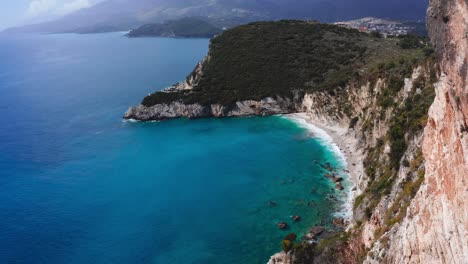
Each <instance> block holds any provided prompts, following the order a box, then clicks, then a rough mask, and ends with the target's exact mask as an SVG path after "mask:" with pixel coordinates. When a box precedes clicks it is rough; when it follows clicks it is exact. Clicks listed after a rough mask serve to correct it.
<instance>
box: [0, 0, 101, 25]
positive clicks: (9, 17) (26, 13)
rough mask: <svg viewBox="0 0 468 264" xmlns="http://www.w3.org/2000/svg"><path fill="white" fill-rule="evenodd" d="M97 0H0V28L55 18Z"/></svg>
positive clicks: (87, 5)
mask: <svg viewBox="0 0 468 264" xmlns="http://www.w3.org/2000/svg"><path fill="white" fill-rule="evenodd" d="M98 1H102V0H0V30H1V29H4V28H7V27H11V26H15V25H21V24H28V23H36V22H42V21H46V20H50V19H53V18H57V17H59V16H62V15H65V14H67V13H70V12H73V11H76V10H78V9H81V8H85V7H89V6H91V5H93V4H95V3H96V2H98Z"/></svg>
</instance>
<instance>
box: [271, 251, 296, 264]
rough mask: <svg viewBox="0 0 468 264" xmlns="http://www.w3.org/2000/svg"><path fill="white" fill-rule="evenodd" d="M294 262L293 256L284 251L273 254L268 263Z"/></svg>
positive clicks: (282, 263)
mask: <svg viewBox="0 0 468 264" xmlns="http://www.w3.org/2000/svg"><path fill="white" fill-rule="evenodd" d="M293 263H294V259H293V256H292V255H291V254H288V253H285V252H284V251H283V252H280V253H276V254H275V255H273V256H271V258H270V260H269V261H268V263H267V264H293Z"/></svg>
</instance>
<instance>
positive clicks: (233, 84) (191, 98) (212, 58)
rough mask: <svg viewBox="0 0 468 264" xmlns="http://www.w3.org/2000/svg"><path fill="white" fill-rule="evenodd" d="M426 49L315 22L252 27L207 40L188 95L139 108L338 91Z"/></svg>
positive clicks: (417, 42) (154, 98)
mask: <svg viewBox="0 0 468 264" xmlns="http://www.w3.org/2000/svg"><path fill="white" fill-rule="evenodd" d="M408 42H410V43H408ZM401 43H403V44H404V45H403V47H401V45H400V44H401ZM426 45H427V44H426V42H425V40H424V39H423V38H417V39H416V38H414V39H413V38H412V39H411V41H408V39H406V38H405V39H402V38H387V39H386V38H381V37H378V36H373V35H370V34H367V33H362V32H359V31H357V30H354V29H347V28H342V27H338V26H334V25H327V24H319V23H316V22H308V21H296V20H288V21H277V22H256V23H251V24H247V25H242V26H238V27H236V28H233V29H230V30H227V31H225V32H224V33H223V34H221V35H219V36H217V37H215V38H213V39H212V40H211V44H210V51H209V60H207V61H206V62H205V64H204V65H203V74H202V76H201V78H200V80H199V81H198V82H197V83H195V85H194V89H193V90H192V91H184V92H172V93H165V92H158V93H155V94H152V95H150V96H148V97H146V98H145V99H144V100H143V102H142V104H143V105H145V106H152V105H155V104H160V103H168V102H171V101H176V100H179V101H183V102H185V103H200V104H202V105H209V104H213V103H220V104H223V105H232V104H233V103H235V102H236V101H240V100H249V99H251V100H260V99H263V98H265V97H270V96H273V97H274V96H283V97H291V96H292V94H293V93H294V92H307V91H308V92H311V91H322V90H334V89H337V88H338V89H339V88H340V87H341V88H343V87H344V86H345V85H346V83H347V82H348V81H349V80H351V79H353V78H359V77H360V76H366V75H368V74H370V73H373V72H374V71H375V69H378V67H381V66H380V65H382V64H385V63H387V62H388V61H392V60H394V59H395V58H400V62H401V61H402V60H403V63H405V64H408V65H406V66H408V67H410V66H412V65H413V64H414V62H416V61H418V60H419V59H422V58H423V57H424V56H425V52H424V50H423V48H424V47H425V46H426ZM426 53H427V51H426ZM409 64H411V65H409Z"/></svg>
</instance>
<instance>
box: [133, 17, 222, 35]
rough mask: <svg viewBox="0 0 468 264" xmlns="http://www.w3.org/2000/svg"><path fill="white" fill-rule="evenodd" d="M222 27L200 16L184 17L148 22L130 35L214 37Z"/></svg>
mask: <svg viewBox="0 0 468 264" xmlns="http://www.w3.org/2000/svg"><path fill="white" fill-rule="evenodd" d="M222 32H223V30H222V29H221V28H218V27H215V26H213V25H212V24H210V23H208V22H206V21H204V20H202V19H198V18H182V19H178V20H170V21H166V22H164V23H156V24H146V25H143V26H141V27H139V28H137V29H134V30H132V31H130V32H129V33H128V36H129V37H132V38H135V37H180V38H212V37H214V36H215V35H218V34H220V33H222Z"/></svg>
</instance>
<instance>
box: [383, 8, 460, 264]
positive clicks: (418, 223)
mask: <svg viewBox="0 0 468 264" xmlns="http://www.w3.org/2000/svg"><path fill="white" fill-rule="evenodd" d="M428 29H429V34H430V37H431V41H432V43H433V44H434V46H435V48H436V52H437V54H438V56H439V58H440V62H441V63H440V65H441V70H442V73H441V78H440V80H439V82H438V83H437V84H436V99H435V101H434V103H433V105H432V107H431V109H430V112H429V122H428V125H427V127H426V128H425V132H424V141H423V154H424V157H425V159H426V176H425V180H424V183H423V185H422V186H421V188H420V190H419V192H418V194H417V195H416V197H415V198H414V199H413V201H412V203H411V206H410V208H409V210H408V214H407V216H406V218H405V219H404V220H403V222H402V223H401V225H400V226H399V227H397V231H396V233H395V234H394V235H393V237H392V238H391V240H390V248H389V250H388V253H387V256H386V258H387V260H388V262H390V263H468V233H467V231H468V61H467V60H468V0H431V1H430V5H429V9H428Z"/></svg>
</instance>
